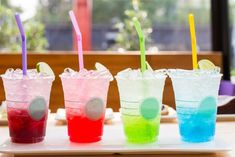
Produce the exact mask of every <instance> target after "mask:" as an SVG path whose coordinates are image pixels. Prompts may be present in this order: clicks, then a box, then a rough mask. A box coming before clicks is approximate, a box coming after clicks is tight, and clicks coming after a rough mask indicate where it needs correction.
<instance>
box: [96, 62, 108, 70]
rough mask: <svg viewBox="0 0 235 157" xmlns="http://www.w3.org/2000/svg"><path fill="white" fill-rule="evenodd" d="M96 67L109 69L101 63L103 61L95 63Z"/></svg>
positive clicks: (97, 68)
mask: <svg viewBox="0 0 235 157" xmlns="http://www.w3.org/2000/svg"><path fill="white" fill-rule="evenodd" d="M95 68H96V70H100V71H101V70H107V68H106V67H105V66H104V65H103V64H101V63H99V62H96V63H95Z"/></svg>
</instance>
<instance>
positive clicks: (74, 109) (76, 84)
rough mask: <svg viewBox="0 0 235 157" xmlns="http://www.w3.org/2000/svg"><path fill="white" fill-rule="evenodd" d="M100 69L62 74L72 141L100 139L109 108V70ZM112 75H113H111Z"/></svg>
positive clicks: (84, 141) (83, 141) (85, 141)
mask: <svg viewBox="0 0 235 157" xmlns="http://www.w3.org/2000/svg"><path fill="white" fill-rule="evenodd" d="M101 73H102V72H99V71H86V70H85V71H83V72H74V71H73V72H70V73H69V72H67V73H66V72H64V73H63V74H61V75H60V77H61V80H62V85H63V91H64V99H65V108H66V117H67V122H68V135H69V137H70V141H72V142H79V143H89V142H97V141H100V140H101V138H102V135H103V122H104V114H105V108H106V100H107V92H108V88H109V82H110V75H111V74H110V73H109V72H108V73H107V71H105V72H104V75H99V74H101ZM111 77H112V76H111Z"/></svg>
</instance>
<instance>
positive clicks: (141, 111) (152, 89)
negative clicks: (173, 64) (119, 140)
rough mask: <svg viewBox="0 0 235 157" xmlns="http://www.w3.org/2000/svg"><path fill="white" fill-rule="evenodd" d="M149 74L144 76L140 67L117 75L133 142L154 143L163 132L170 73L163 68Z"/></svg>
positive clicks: (124, 117) (127, 129)
mask: <svg viewBox="0 0 235 157" xmlns="http://www.w3.org/2000/svg"><path fill="white" fill-rule="evenodd" d="M145 74H146V75H145ZM145 74H144V75H143V76H142V74H141V72H140V71H139V70H124V71H121V72H119V73H118V74H117V76H116V77H115V78H116V80H117V83H118V90H119V96H120V104H121V116H122V121H123V127H124V132H125V135H126V138H127V141H129V142H132V143H148V142H154V141H156V140H157V139H158V134H159V127H160V118H161V107H162V95H163V89H164V85H165V79H166V75H165V74H164V72H163V71H155V72H149V71H147V72H146V73H145ZM138 75H140V76H138Z"/></svg>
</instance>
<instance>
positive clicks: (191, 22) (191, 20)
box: [188, 14, 198, 69]
mask: <svg viewBox="0 0 235 157" xmlns="http://www.w3.org/2000/svg"><path fill="white" fill-rule="evenodd" d="M188 18H189V27H190V34H191V44H192V62H193V69H198V64H197V41H196V33H195V26H194V16H193V14H189V16H188Z"/></svg>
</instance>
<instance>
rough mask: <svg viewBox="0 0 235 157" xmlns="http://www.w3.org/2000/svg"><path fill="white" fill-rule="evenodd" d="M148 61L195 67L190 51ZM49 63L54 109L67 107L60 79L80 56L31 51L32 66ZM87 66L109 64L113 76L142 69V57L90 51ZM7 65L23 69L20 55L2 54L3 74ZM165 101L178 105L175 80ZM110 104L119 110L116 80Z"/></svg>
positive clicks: (213, 56)
mask: <svg viewBox="0 0 235 157" xmlns="http://www.w3.org/2000/svg"><path fill="white" fill-rule="evenodd" d="M198 58H199V59H203V58H205V59H210V60H211V61H212V62H213V63H214V64H216V65H218V66H220V67H221V65H222V61H221V54H220V53H209V52H207V53H201V54H199V55H198ZM147 60H148V62H149V63H150V65H151V66H152V67H153V68H154V69H161V68H183V69H191V68H192V63H191V55H190V52H159V53H157V54H148V55H147ZM40 61H44V62H47V63H48V64H49V65H50V66H51V67H52V69H53V70H54V72H55V74H56V79H55V81H54V83H53V87H52V92H51V101H50V108H51V110H52V112H55V111H56V109H57V108H59V107H63V106H64V103H63V91H62V85H61V81H60V78H59V77H58V75H59V74H61V73H62V72H63V70H64V68H66V67H70V68H72V69H77V68H78V67H77V66H78V59H77V55H76V54H72V53H68V52H56V53H53V54H49V53H48V54H40V53H38V54H32V53H31V54H30V53H29V54H28V68H35V65H36V63H37V62H40ZM84 62H85V67H86V68H87V69H94V64H95V62H100V63H102V64H104V65H106V66H107V67H108V69H110V71H111V72H112V74H113V75H116V74H117V72H119V71H121V70H123V69H125V68H128V67H130V68H139V67H140V57H139V53H138V52H130V53H125V54H124V53H122V54H120V53H117V52H88V53H85V55H84ZM7 68H14V69H15V68H21V55H20V54H0V74H2V73H4V72H5V71H6V69H7ZM3 100H4V90H3V85H2V81H0V101H3ZM163 103H165V104H168V105H170V106H173V107H174V106H175V104H174V94H173V89H172V86H171V81H170V80H169V79H167V81H166V85H165V90H164V99H163ZM108 107H112V108H113V109H114V110H115V111H118V109H119V95H118V89H117V84H116V81H113V82H111V84H110V89H109V93H108Z"/></svg>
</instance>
